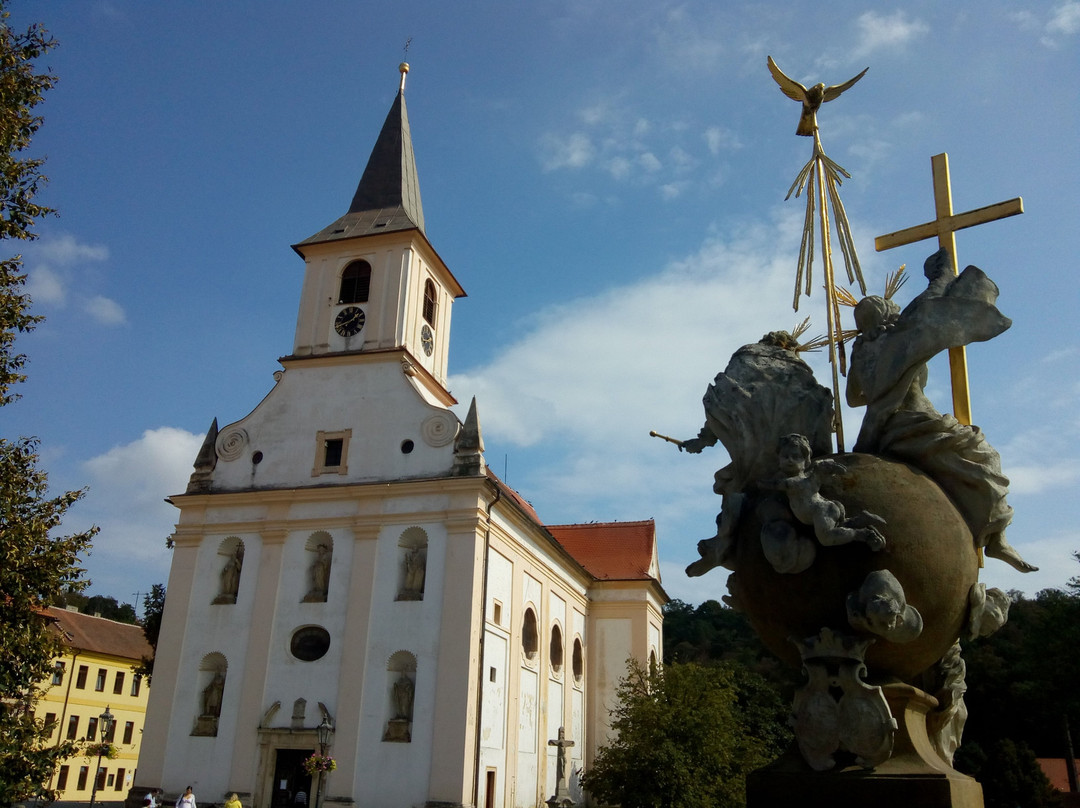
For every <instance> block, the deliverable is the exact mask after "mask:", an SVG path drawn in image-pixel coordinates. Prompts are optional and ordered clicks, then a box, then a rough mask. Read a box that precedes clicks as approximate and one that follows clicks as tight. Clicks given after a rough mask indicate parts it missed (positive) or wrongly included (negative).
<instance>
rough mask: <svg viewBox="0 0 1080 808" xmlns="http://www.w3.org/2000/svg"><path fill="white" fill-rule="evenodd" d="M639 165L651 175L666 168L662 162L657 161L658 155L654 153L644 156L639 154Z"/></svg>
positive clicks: (645, 153)
mask: <svg viewBox="0 0 1080 808" xmlns="http://www.w3.org/2000/svg"><path fill="white" fill-rule="evenodd" d="M637 163H638V165H639V166H641V167H642V168H643V169H645V170H646V171H648V172H649V173H653V172H656V171H659V170H660V169H661V168H663V167H664V164H663V163H661V162H660V160H659V159H657V157H656V155H655V154H653V153H652V152H644V153H642V154H639V155H638V158H637Z"/></svg>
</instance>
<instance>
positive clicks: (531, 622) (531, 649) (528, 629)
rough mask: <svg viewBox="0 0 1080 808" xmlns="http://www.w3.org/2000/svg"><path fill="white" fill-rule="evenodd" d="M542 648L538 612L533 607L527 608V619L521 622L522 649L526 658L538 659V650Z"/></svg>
mask: <svg viewBox="0 0 1080 808" xmlns="http://www.w3.org/2000/svg"><path fill="white" fill-rule="evenodd" d="M539 649H540V634H539V632H538V631H537V628H536V612H534V611H533V610H532V609H531V608H530V609H526V610H525V619H524V620H523V621H522V624H521V650H522V651H523V652H524V653H525V658H526V659H536V652H537V651H538V650H539Z"/></svg>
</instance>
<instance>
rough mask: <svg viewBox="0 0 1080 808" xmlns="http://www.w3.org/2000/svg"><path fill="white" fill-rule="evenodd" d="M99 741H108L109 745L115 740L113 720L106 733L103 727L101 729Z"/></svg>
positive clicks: (114, 722)
mask: <svg viewBox="0 0 1080 808" xmlns="http://www.w3.org/2000/svg"><path fill="white" fill-rule="evenodd" d="M101 740H103V741H108V742H109V743H112V742H113V741H114V740H116V721H115V719H114V720H113V722H112V723H111V724H109V731H108V732H105V730H104V727H103V728H102V732H101Z"/></svg>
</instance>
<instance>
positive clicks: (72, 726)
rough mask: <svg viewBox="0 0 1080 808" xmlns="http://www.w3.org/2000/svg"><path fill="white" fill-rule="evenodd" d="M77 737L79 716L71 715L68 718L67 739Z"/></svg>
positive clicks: (70, 739) (72, 739)
mask: <svg viewBox="0 0 1080 808" xmlns="http://www.w3.org/2000/svg"><path fill="white" fill-rule="evenodd" d="M78 737H79V716H77V715H73V716H71V717H70V718H68V728H67V739H68V740H69V741H74V740H75V739H76V738H78Z"/></svg>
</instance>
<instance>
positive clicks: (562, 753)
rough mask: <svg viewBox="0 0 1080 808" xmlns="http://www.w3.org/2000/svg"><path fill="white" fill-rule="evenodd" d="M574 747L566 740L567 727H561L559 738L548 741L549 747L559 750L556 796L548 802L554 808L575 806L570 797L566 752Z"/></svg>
mask: <svg viewBox="0 0 1080 808" xmlns="http://www.w3.org/2000/svg"><path fill="white" fill-rule="evenodd" d="M573 745H574V742H573V741H568V740H566V729H565V727H559V737H558V738H556V739H554V740H550V741H548V746H554V747H556V748H557V751H556V753H555V754H556V757H555V795H554V796H553V797H551V799H549V800H548V801H547V804H548V805H550V806H552V808H564V807H565V806H570V805H573V804H574V801H573V798H572V797H571V796H570V787H569V785H568V783H567V782H566V750H567V749H569V748H570V747H571V746H573Z"/></svg>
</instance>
